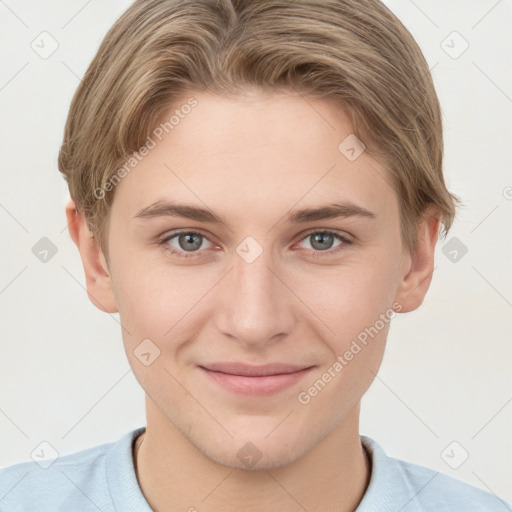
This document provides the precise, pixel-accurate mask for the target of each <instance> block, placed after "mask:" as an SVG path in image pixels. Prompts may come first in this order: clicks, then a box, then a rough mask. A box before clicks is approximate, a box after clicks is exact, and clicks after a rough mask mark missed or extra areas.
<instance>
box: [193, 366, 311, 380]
mask: <svg viewBox="0 0 512 512" xmlns="http://www.w3.org/2000/svg"><path fill="white" fill-rule="evenodd" d="M311 366H313V365H306V366H297V365H293V364H283V363H272V364H265V365H261V366H252V365H248V364H246V363H211V364H205V365H202V366H201V367H202V368H205V369H206V370H210V371H213V372H221V373H229V374H231V375H244V376H249V377H262V376H265V375H280V374H283V373H295V372H298V371H300V370H305V369H306V368H310V367H311Z"/></svg>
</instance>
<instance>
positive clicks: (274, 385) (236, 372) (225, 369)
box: [199, 363, 314, 397]
mask: <svg viewBox="0 0 512 512" xmlns="http://www.w3.org/2000/svg"><path fill="white" fill-rule="evenodd" d="M313 368H314V366H296V365H289V364H282V363H274V364H267V365H263V366H251V365H247V364H244V363H213V364H208V365H205V366H199V369H200V370H201V371H202V372H203V373H204V374H205V375H206V376H207V377H208V378H209V379H210V380H211V381H213V382H214V383H216V384H217V385H218V386H220V387H222V388H224V389H225V390H227V391H230V392H232V393H236V394H242V395H246V396H253V397H258V396H270V395H274V394H277V393H279V392H281V391H284V390H285V389H287V388H289V387H291V386H293V385H294V384H297V383H298V382H299V381H300V380H301V379H302V378H304V377H305V376H306V375H307V374H308V373H309V372H310V371H311V370H312V369H313Z"/></svg>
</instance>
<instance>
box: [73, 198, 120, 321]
mask: <svg viewBox="0 0 512 512" xmlns="http://www.w3.org/2000/svg"><path fill="white" fill-rule="evenodd" d="M66 218H67V221H68V229H69V234H70V236H71V238H72V240H73V242H74V243H75V245H76V246H77V247H78V251H79V252H80V257H81V259H82V264H83V266H84V272H85V280H86V286H87V295H88V297H89V299H90V301H91V302H92V303H93V304H94V305H95V306H96V307H97V308H98V309H101V310H102V311H105V313H116V312H117V311H118V309H117V304H116V301H115V297H114V293H113V289H112V280H111V276H110V272H109V269H108V266H107V262H106V259H105V256H104V254H103V252H102V250H101V248H100V246H99V243H98V242H97V240H96V239H95V238H94V237H93V236H92V234H91V232H90V230H89V226H88V225H87V222H86V220H85V218H84V217H83V215H81V214H80V213H79V212H78V210H77V209H76V206H75V203H74V201H73V200H72V199H69V200H68V202H67V203H66Z"/></svg>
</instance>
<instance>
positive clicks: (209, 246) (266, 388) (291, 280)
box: [109, 93, 410, 468]
mask: <svg viewBox="0 0 512 512" xmlns="http://www.w3.org/2000/svg"><path fill="white" fill-rule="evenodd" d="M193 96H194V98H195V99H196V100H197V105H196V106H195V108H193V109H191V111H190V113H189V114H188V115H186V116H183V118H181V119H180V121H179V124H177V125H176V126H175V127H174V129H173V130H172V131H170V132H169V134H164V135H165V136H164V137H162V140H161V141H159V140H158V139H155V142H156V143H157V144H156V147H154V148H153V149H151V150H150V151H149V154H148V155H147V156H145V157H144V158H143V159H142V161H140V163H138V165H137V166H136V167H135V168H133V169H132V170H131V171H130V172H129V173H128V174H127V175H126V176H125V177H124V178H123V179H122V181H121V182H120V183H119V184H118V185H117V187H116V190H115V199H114V202H113V207H112V212H111V218H110V226H109V253H110V260H109V272H110V279H111V285H112V291H113V296H114V297H115V302H116V306H117V308H118V310H119V314H120V318H121V321H122V324H123V326H124V329H123V339H124V344H125V349H126V354H127V357H128V359H129V362H130V364H131V366H132V369H133V372H134V374H135V376H136V378H137V380H138V381H139V382H140V384H141V385H142V387H143V388H144V390H145V391H146V393H147V395H148V396H149V397H150V399H151V401H152V403H153V404H154V405H155V407H154V410H155V411H158V417H159V419H158V420H157V418H156V416H155V418H153V420H154V421H160V422H162V421H163V422H168V423H169V424H172V425H173V426H174V427H175V428H176V429H177V430H178V431H179V432H181V434H183V436H184V437H185V438H186V439H188V441H190V443H192V444H193V445H194V446H195V447H196V448H197V449H199V450H200V452H202V453H203V454H205V455H206V456H207V457H209V458H210V459H212V460H214V461H217V462H219V463H221V464H224V465H227V466H231V467H241V468H243V467H244V464H245V463H244V462H243V459H244V454H246V452H248V455H253V456H258V457H261V459H260V461H259V463H258V468H272V467H279V466H282V465H285V464H288V463H290V462H292V461H293V460H295V459H297V458H298V457H299V456H301V455H302V454H304V453H306V452H308V451H310V450H311V449H312V448H314V447H315V446H316V445H318V444H319V442H320V441H321V440H323V439H324V438H326V437H327V436H328V435H329V434H331V433H333V432H334V431H335V430H336V429H340V428H343V426H344V425H347V424H348V423H350V422H354V421H356V420H355V418H356V415H357V413H358V404H359V402H360V399H361V396H362V395H363V393H364V392H365V391H366V390H367V388H368V386H369V385H370V383H371V382H372V380H373V378H374V373H376V372H377V371H378V368H379V365H380V363H381V360H382V356H383V351H384V346H385V340H386V336H387V332H388V328H389V321H390V318H391V317H392V316H393V315H394V314H393V313H392V307H393V303H394V302H395V301H396V300H397V297H398V292H399V285H400V282H401V279H402V277H403V275H404V269H406V268H407V267H408V265H409V264H410V258H409V256H408V254H407V253H406V252H405V251H404V246H403V244H402V240H401V238H400V227H399V207H398V201H397V197H396V194H395V192H394V190H393V189H392V188H391V187H390V185H389V183H390V178H389V174H388V173H387V171H386V170H385V169H384V168H383V167H382V166H380V165H379V163H378V162H376V161H375V160H373V159H372V158H371V157H370V156H369V155H368V154H367V153H366V152H364V151H363V153H362V154H361V155H360V156H358V157H357V158H355V159H354V156H357V153H358V150H359V149H360V147H359V146H357V145H354V144H355V143H354V140H353V139H348V140H347V141H346V142H345V143H344V144H342V146H341V149H340V144H341V143H343V141H344V140H345V139H346V138H347V137H348V136H349V135H350V134H352V130H353V128H352V126H351V124H350V121H349V119H348V118H347V117H346V116H345V115H344V113H343V112H342V111H340V110H338V109H337V108H336V107H335V106H334V104H332V103H330V102H329V101H326V100H313V99H311V100H308V101H305V100H304V99H303V98H302V97H300V96H295V95H293V96H291V95H275V94H274V95H270V94H269V95H259V94H258V95H256V94H255V95H253V96H248V97H243V98H236V99H233V98H232V99H228V98H225V97H219V96H213V95H207V94H200V93H197V94H194V95H193ZM187 99H188V98H184V99H183V103H185V102H186V101H187ZM171 114H172V113H170V114H169V116H168V117H170V115H171ZM363 142H364V141H363ZM350 147H353V148H354V149H355V151H351V150H350ZM349 157H350V158H349ZM169 204H172V206H173V208H170V207H169ZM155 205H158V206H160V209H159V211H157V212H155ZM165 205H167V208H166V207H165ZM180 205H185V206H187V207H189V209H188V215H183V213H184V212H183V211H182V212H181V213H182V215H177V213H178V208H177V207H178V206H180ZM333 205H344V207H341V208H338V215H337V216H333V215H327V214H326V213H327V212H328V211H331V212H332V211H334V207H333ZM194 208H198V209H201V210H202V212H200V213H197V212H196V213H194V210H193V209H194ZM329 208H331V210H329ZM318 209H321V210H322V211H320V212H318V213H316V214H315V213H313V210H318ZM152 211H153V214H152V213H151V212H152ZM185 213H186V211H185ZM365 333H366V336H365ZM143 340H145V341H143ZM363 340H364V341H363ZM141 343H142V344H141ZM357 347H358V348H357ZM230 364H237V365H242V367H239V366H230ZM243 365H246V366H243ZM269 365H270V366H269ZM272 365H282V366H281V367H277V366H272ZM249 367H252V369H253V370H254V367H258V368H257V370H260V376H254V375H253V376H248V375H247V373H250V371H251V368H249ZM262 367H263V368H262ZM219 370H220V371H219ZM299 370H301V371H299ZM261 373H267V374H273V376H272V375H267V376H262V375H261ZM244 374H245V376H244ZM278 374H279V375H278ZM156 414H157V413H156V412H155V415H156ZM150 422H151V419H150V418H148V425H149V423H150ZM247 443H252V444H247ZM241 449H242V451H240V450H241ZM244 450H245V451H244ZM251 452H253V453H251ZM255 454H259V455H255Z"/></svg>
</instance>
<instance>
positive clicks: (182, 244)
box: [159, 230, 352, 258]
mask: <svg viewBox="0 0 512 512" xmlns="http://www.w3.org/2000/svg"><path fill="white" fill-rule="evenodd" d="M308 238H309V239H311V240H312V242H311V245H312V247H313V250H312V253H311V254H312V255H313V256H314V257H318V256H323V255H324V254H325V253H327V255H329V254H332V253H333V252H336V251H338V250H341V248H342V246H345V245H350V244H351V243H352V242H351V240H349V239H348V238H346V237H344V236H342V235H340V234H338V233H336V232H334V231H328V230H325V231H311V232H309V233H308V234H306V235H305V237H304V238H303V239H302V240H307V239H308ZM174 239H177V241H178V245H179V247H178V248H176V247H175V246H172V245H169V243H170V241H171V240H174ZM334 239H338V240H339V241H340V243H339V244H338V245H337V246H335V248H334V249H333V250H330V249H331V247H332V244H333V242H334ZM205 240H208V238H206V236H205V235H203V234H201V233H198V232H196V231H180V232H177V233H174V234H172V235H170V236H168V237H166V238H164V239H163V240H161V241H160V242H159V244H160V245H162V246H163V247H164V250H165V251H169V252H170V253H171V255H174V256H177V257H180V258H192V257H195V255H194V254H193V253H196V252H198V251H199V249H201V246H202V245H203V241H205ZM203 249H204V247H203ZM187 253H192V254H187Z"/></svg>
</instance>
